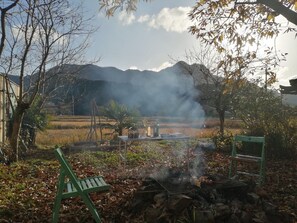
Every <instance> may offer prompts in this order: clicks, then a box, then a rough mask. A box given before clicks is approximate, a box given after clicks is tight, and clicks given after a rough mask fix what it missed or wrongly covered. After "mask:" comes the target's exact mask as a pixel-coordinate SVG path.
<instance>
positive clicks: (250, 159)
mask: <svg viewBox="0 0 297 223" xmlns="http://www.w3.org/2000/svg"><path fill="white" fill-rule="evenodd" d="M243 143H244V144H246V147H248V145H250V146H251V147H248V148H247V149H246V150H247V151H246V152H245V153H244V154H242V153H241V152H240V151H239V144H241V145H242V144H243ZM251 150H252V151H253V154H252V155H250V154H251ZM256 150H257V152H256ZM249 153H250V154H249ZM230 159H231V163H230V168H229V178H232V177H233V176H235V175H238V174H243V175H249V176H252V177H257V178H258V183H259V184H260V185H261V184H262V183H264V178H265V137H258V136H243V135H236V136H235V137H234V139H233V141H232V153H231V157H230ZM238 162H242V163H255V164H257V165H258V166H259V173H250V172H247V171H242V170H241V171H239V170H238V169H237V164H238Z"/></svg>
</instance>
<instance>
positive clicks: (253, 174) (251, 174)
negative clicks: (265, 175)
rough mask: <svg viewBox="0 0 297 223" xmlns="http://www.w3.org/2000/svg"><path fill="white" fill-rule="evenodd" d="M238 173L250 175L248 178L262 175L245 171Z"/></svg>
mask: <svg viewBox="0 0 297 223" xmlns="http://www.w3.org/2000/svg"><path fill="white" fill-rule="evenodd" d="M237 173H239V174H243V175H248V176H253V177H260V174H255V173H248V172H244V171H237Z"/></svg>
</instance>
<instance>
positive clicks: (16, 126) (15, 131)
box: [9, 104, 29, 162]
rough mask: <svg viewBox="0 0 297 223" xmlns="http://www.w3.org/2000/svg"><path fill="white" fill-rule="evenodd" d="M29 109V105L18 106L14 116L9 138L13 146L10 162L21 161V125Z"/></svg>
mask: <svg viewBox="0 0 297 223" xmlns="http://www.w3.org/2000/svg"><path fill="white" fill-rule="evenodd" d="M28 108H29V105H28V104H21V105H17V107H16V108H15V111H14V114H13V122H12V129H11V135H10V136H9V142H10V146H11V150H12V153H11V155H10V161H13V162H15V161H18V160H19V135H20V130H21V124H22V120H23V116H24V113H25V110H26V109H28Z"/></svg>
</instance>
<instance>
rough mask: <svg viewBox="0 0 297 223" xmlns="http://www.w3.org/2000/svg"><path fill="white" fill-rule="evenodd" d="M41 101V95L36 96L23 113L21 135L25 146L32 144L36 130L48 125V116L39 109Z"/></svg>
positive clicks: (33, 143)
mask: <svg viewBox="0 0 297 223" xmlns="http://www.w3.org/2000/svg"><path fill="white" fill-rule="evenodd" d="M42 103H43V101H42V99H41V97H37V98H36V99H35V100H34V102H33V103H32V105H31V106H30V108H29V109H27V110H26V112H25V114H24V118H23V122H22V126H21V137H22V139H23V140H24V142H25V143H26V144H27V146H34V145H35V139H36V133H37V131H44V130H45V128H46V127H47V125H48V117H47V115H46V113H44V112H42V110H41V109H40V107H41V104H42Z"/></svg>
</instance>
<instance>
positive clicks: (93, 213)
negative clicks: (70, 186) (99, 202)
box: [81, 194, 101, 223]
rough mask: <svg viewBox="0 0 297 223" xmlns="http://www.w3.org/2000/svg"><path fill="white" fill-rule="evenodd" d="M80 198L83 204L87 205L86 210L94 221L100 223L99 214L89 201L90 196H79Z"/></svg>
mask: <svg viewBox="0 0 297 223" xmlns="http://www.w3.org/2000/svg"><path fill="white" fill-rule="evenodd" d="M81 197H82V199H83V201H84V203H85V204H86V205H87V207H88V209H89V210H90V212H91V214H92V216H93V218H94V220H95V221H96V222H97V223H101V219H100V216H99V213H98V211H97V209H96V207H95V205H94V203H93V201H92V200H91V198H90V196H89V195H88V194H81Z"/></svg>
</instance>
